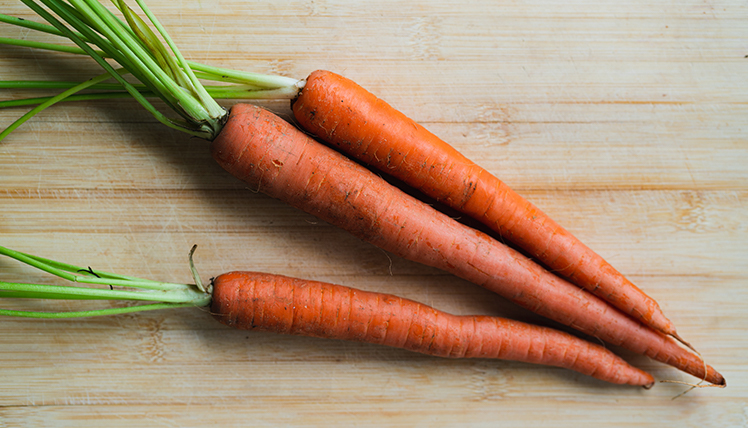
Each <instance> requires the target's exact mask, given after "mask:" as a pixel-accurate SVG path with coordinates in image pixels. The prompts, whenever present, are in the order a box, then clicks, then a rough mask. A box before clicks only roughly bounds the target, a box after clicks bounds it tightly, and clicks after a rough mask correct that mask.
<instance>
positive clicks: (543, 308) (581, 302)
mask: <svg viewBox="0 0 748 428" xmlns="http://www.w3.org/2000/svg"><path fill="white" fill-rule="evenodd" d="M211 153H212V155H213V158H214V159H215V160H216V161H217V162H218V163H219V164H220V165H221V166H222V167H223V168H224V169H226V170H227V171H228V172H230V173H231V174H233V175H234V176H235V177H237V178H239V179H240V180H243V181H245V182H246V183H248V184H249V186H250V187H251V188H252V189H253V190H255V191H262V192H264V193H265V194H267V195H269V196H271V197H273V198H277V199H280V200H283V201H285V202H286V203H288V204H290V205H292V206H294V207H296V208H299V209H301V210H302V211H305V212H307V213H310V214H313V215H316V216H317V217H319V218H320V219H322V220H324V221H326V222H328V223H331V224H333V225H335V226H338V227H340V228H342V229H344V230H347V231H348V232H350V233H351V234H353V235H354V236H356V237H358V238H360V239H362V240H364V241H366V242H369V243H371V244H373V245H376V246H378V247H379V248H382V249H383V250H386V251H389V252H391V253H393V254H395V255H397V256H399V257H403V258H405V259H408V260H411V261H415V262H418V263H422V264H425V265H428V266H432V267H436V268H439V269H442V270H445V271H447V272H450V273H452V274H454V275H456V276H459V277H461V278H464V279H466V280H468V281H471V282H473V283H475V284H478V285H480V286H483V287H485V288H487V289H489V290H491V291H494V292H496V293H498V294H500V295H502V296H504V297H505V298H507V299H508V300H510V301H513V302H515V303H517V304H519V305H520V306H523V307H525V308H527V309H529V310H531V311H533V312H536V313H538V314H540V315H542V316H545V317H547V318H550V319H553V320H555V321H557V322H559V323H561V324H564V325H567V326H571V327H573V328H576V329H577V330H579V331H582V332H584V333H586V334H589V335H592V336H596V337H598V338H600V339H602V340H604V341H606V342H608V343H611V344H614V345H620V346H623V347H625V348H627V349H629V350H631V351H633V352H636V353H639V354H643V355H647V356H649V357H651V358H653V359H656V360H658V361H661V362H664V363H666V364H670V365H672V366H674V367H676V368H678V369H680V370H683V371H685V372H687V373H690V374H691V375H693V376H695V377H697V378H704V377H705V376H704V367H705V366H704V363H703V361H702V360H701V359H700V358H699V357H698V356H696V355H695V354H694V353H692V352H690V351H687V350H685V349H683V348H682V347H681V346H680V345H678V344H677V343H676V342H675V341H674V340H672V339H671V338H670V337H667V336H665V335H663V334H661V333H659V332H656V331H654V330H652V329H649V328H647V327H645V326H644V325H643V324H641V323H639V322H637V321H635V320H634V319H632V318H630V317H628V316H626V315H624V314H623V313H622V312H620V311H618V310H615V309H614V308H613V307H612V306H610V305H609V304H608V303H606V302H605V301H603V300H601V299H600V298H598V297H596V296H594V295H592V294H590V293H589V292H587V291H586V290H584V289H581V288H579V287H577V286H575V285H573V284H571V283H569V282H568V281H565V280H563V279H561V278H560V277H558V276H556V275H553V274H551V273H549V272H547V271H546V270H545V269H543V268H541V267H540V266H539V265H537V264H536V263H534V262H533V261H531V260H530V259H528V258H527V257H525V256H523V255H521V254H520V253H519V252H517V251H515V250H513V249H511V248H509V247H507V246H505V245H503V244H501V243H500V242H498V241H496V240H495V239H493V238H491V237H490V236H488V235H486V234H484V233H482V232H479V231H477V230H475V229H472V228H470V227H467V226H465V225H462V224H460V223H458V222H457V221H455V220H453V219H451V218H449V217H448V216H446V215H444V214H442V213H440V212H438V211H436V210H435V209H433V208H432V207H430V206H428V205H426V204H424V203H423V202H421V201H418V200H416V199H415V198H413V197H411V196H409V195H407V194H405V193H404V192H402V191H400V190H399V189H396V188H395V187H393V186H392V185H390V184H389V183H387V182H386V181H385V180H384V179H382V178H381V177H379V176H378V175H376V174H374V173H372V172H371V171H369V170H368V169H366V168H365V167H363V166H361V165H359V164H357V163H355V162H353V161H352V160H350V159H348V158H347V157H345V156H344V155H342V154H340V153H338V152H336V151H335V150H333V149H331V148H329V147H327V146H325V145H322V144H320V143H318V142H316V141H314V140H313V139H312V138H310V137H308V136H307V135H306V134H304V133H302V132H301V131H299V130H297V129H296V128H294V127H293V126H291V125H290V124H288V123H287V122H285V121H283V120H282V119H280V118H279V117H278V116H276V115H274V114H272V113H270V112H268V111H267V110H264V109H261V108H259V107H256V106H252V105H247V104H237V105H236V106H234V107H233V108H232V109H231V112H230V115H229V119H228V121H227V122H226V124H225V125H224V129H223V131H222V132H221V134H220V135H219V136H218V138H216V139H215V140H214V141H213V143H212V144H211ZM706 379H707V380H708V381H709V382H711V383H715V384H723V383H724V378H723V377H722V376H721V375H720V374H719V373H718V372H716V371H715V370H714V369H713V368H711V367H708V366H707V373H706Z"/></svg>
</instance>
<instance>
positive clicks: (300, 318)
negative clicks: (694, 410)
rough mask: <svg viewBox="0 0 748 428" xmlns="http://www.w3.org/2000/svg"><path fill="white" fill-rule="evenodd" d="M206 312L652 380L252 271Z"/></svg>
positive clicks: (487, 321) (272, 326)
mask: <svg viewBox="0 0 748 428" xmlns="http://www.w3.org/2000/svg"><path fill="white" fill-rule="evenodd" d="M211 313H212V314H213V316H214V317H215V318H216V319H217V320H218V321H220V322H221V323H223V324H226V325H228V326H231V327H236V328H239V329H246V330H260V331H270V332H275V333H283V334H294V335H301V336H310V337H319V338H327V339H339V340H351V341H358V342H367V343H373V344H379V345H385V346H391V347H395V348H402V349H407V350H410V351H415V352H420V353H422V354H427V355H433V356H438V357H447V358H495V359H502V360H513V361H521V362H526V363H534V364H543V365H549V366H555V367H563V368H566V369H570V370H574V371H577V372H579V373H582V374H585V375H588V376H592V377H595V378H597V379H600V380H603V381H606V382H611V383H615V384H629V385H639V386H645V387H649V386H651V385H652V384H653V383H654V378H652V376H651V375H649V374H648V373H646V372H644V371H642V370H639V369H637V368H635V367H633V366H631V365H629V364H628V363H626V362H625V361H624V360H623V359H621V358H620V357H618V356H617V355H615V354H613V353H612V352H610V351H609V350H607V349H605V348H603V347H602V346H600V345H595V344H592V343H590V342H587V341H585V340H582V339H580V338H577V337H574V336H572V335H570V334H567V333H563V332H560V331H557V330H553V329H550V328H546V327H539V326H534V325H530V324H525V323H522V322H518V321H513V320H508V319H504V318H498V317H489V316H456V315H452V314H448V313H445V312H442V311H439V310H436V309H434V308H432V307H429V306H426V305H423V304H421V303H418V302H415V301H412V300H408V299H403V298H400V297H397V296H393V295H389V294H382V293H373V292H367V291H362V290H356V289H353V288H349V287H344V286H341V285H335V284H329V283H324V282H317V281H307V280H302V279H297V278H290V277H286V276H281V275H272V274H267V273H258V272H229V273H226V274H223V275H220V276H218V277H216V278H215V279H214V282H213V300H212V302H211Z"/></svg>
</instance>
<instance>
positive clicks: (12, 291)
mask: <svg viewBox="0 0 748 428" xmlns="http://www.w3.org/2000/svg"><path fill="white" fill-rule="evenodd" d="M193 252H194V247H193V250H192V252H190V266H191V268H192V270H193V277H194V278H195V280H196V285H188V284H174V283H168V282H158V281H151V280H148V279H143V278H136V277H132V276H125V275H119V274H115V273H109V272H104V271H99V270H95V271H94V270H93V269H91V268H90V267H88V268H84V267H81V266H75V265H71V264H67V263H61V262H57V261H54V260H49V259H45V258H42V257H37V256H34V255H31V254H26V253H22V252H19V251H14V250H11V249H9V248H5V247H1V246H0V255H4V256H7V257H10V258H12V259H15V260H18V261H20V262H22V263H25V264H27V265H29V266H33V267H35V268H37V269H40V270H43V271H45V272H47V273H50V274H52V275H55V276H58V277H60V278H63V279H65V280H68V281H71V282H74V283H77V284H82V285H85V286H62V285H44V284H26V283H15V282H5V281H0V298H25V299H58V300H62V299H64V300H121V301H145V302H152V303H148V304H142V305H136V306H128V307H115V308H105V309H95V310H87V311H67V312H39V311H25V310H13V309H0V315H3V316H16V317H26V318H75V317H90V316H102V315H115V314H122V313H129V312H139V311H147V310H156V309H166V308H178V307H187V306H207V305H208V304H209V303H210V292H211V290H210V288H209V287H208V288H206V287H203V286H202V284H201V283H200V281H199V277H198V276H197V273H196V272H195V270H194V266H193V264H192V253H193ZM97 285H99V286H109V287H110V288H100V287H99V288H97V287H95V286H97ZM114 287H117V288H114ZM124 288H127V289H124ZM132 289H140V291H135V290H132Z"/></svg>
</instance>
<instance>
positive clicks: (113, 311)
mask: <svg viewBox="0 0 748 428" xmlns="http://www.w3.org/2000/svg"><path fill="white" fill-rule="evenodd" d="M192 306H196V305H193V304H191V303H151V304H147V305H138V306H128V307H124V308H109V309H96V310H91V311H70V312H39V311H18V310H12V309H0V316H9V317H22V318H43V319H64V318H83V317H97V316H108V315H120V314H127V313H132V312H142V311H153V310H159V309H172V308H184V307H192Z"/></svg>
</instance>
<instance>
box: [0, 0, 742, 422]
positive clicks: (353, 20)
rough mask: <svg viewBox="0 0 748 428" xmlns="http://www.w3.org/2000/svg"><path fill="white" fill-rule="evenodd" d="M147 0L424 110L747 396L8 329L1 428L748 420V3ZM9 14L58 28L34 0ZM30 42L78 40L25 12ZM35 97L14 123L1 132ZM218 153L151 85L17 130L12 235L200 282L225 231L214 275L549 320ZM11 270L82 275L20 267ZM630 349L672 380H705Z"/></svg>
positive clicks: (219, 329)
mask: <svg viewBox="0 0 748 428" xmlns="http://www.w3.org/2000/svg"><path fill="white" fill-rule="evenodd" d="M148 4H149V5H150V6H151V7H152V8H153V10H154V12H155V13H156V14H157V16H159V17H160V19H161V20H162V22H163V24H164V25H165V26H166V27H167V28H168V29H169V30H170V32H171V34H172V36H173V37H174V38H175V40H176V41H177V43H178V45H179V46H181V48H182V51H183V53H184V54H185V55H186V56H187V57H188V58H190V59H194V60H198V61H201V62H206V63H210V64H216V65H221V66H226V67H231V68H236V69H241V70H249V71H258V72H268V73H280V74H284V75H288V76H293V77H299V78H301V77H305V76H306V75H307V74H308V73H309V72H311V71H312V70H314V69H318V68H323V69H329V70H333V71H336V72H339V73H341V74H344V75H346V76H348V77H350V78H352V79H354V80H356V81H358V82H359V83H360V84H362V85H363V86H365V87H367V88H368V89H370V90H371V91H372V92H374V93H375V94H377V95H379V96H380V97H382V98H384V99H385V100H387V101H388V102H390V103H391V104H393V105H394V106H396V107H397V108H399V109H401V110H402V111H403V112H405V113H406V114H408V115H410V116H411V117H412V118H413V119H415V120H417V121H419V122H421V123H423V124H424V125H425V126H426V127H427V128H429V129H430V130H432V131H433V132H435V133H436V134H438V135H440V136H441V137H443V138H444V139H445V140H447V141H449V142H450V143H452V144H453V145H455V146H456V147H458V148H459V149H460V150H462V151H463V152H464V153H466V154H467V155H468V156H469V157H471V158H472V159H474V160H477V161H478V162H479V163H480V164H481V165H483V166H484V167H486V168H487V169H488V170H490V171H492V172H494V173H495V174H497V175H498V176H499V177H501V178H502V179H503V180H505V181H506V182H507V183H509V184H510V185H511V186H513V187H514V188H515V189H516V190H518V191H519V192H520V193H522V194H524V195H526V196H527V197H528V198H529V199H530V200H531V201H533V202H535V203H536V204H537V205H538V206H540V207H541V208H542V209H544V210H545V211H546V212H548V213H549V214H550V215H551V216H552V217H554V218H555V219H556V220H557V221H559V222H560V223H561V224H563V225H564V226H566V227H567V228H568V229H569V230H571V231H573V232H574V233H575V234H576V235H577V236H579V237H580V238H581V239H582V240H583V241H584V242H586V243H587V244H588V245H589V246H591V247H592V248H594V249H596V250H597V251H598V252H599V253H601V254H602V255H603V256H604V257H606V258H607V259H608V260H609V261H611V262H612V263H613V265H614V266H616V267H617V268H619V270H621V271H622V272H624V273H625V274H626V275H627V276H629V277H630V278H631V279H632V280H634V282H635V283H637V284H638V285H639V286H640V287H642V288H643V289H644V290H646V291H647V292H648V293H649V294H650V295H652V296H653V297H655V298H656V299H657V300H658V301H659V302H660V303H661V305H662V306H663V308H664V310H665V313H666V314H667V315H668V316H669V317H670V318H671V319H672V320H673V321H674V323H675V324H676V325H677V326H678V329H679V332H680V333H681V334H682V335H683V336H684V337H685V338H687V339H688V340H690V341H691V342H692V343H693V344H694V345H695V346H696V347H697V348H698V349H699V350H700V351H701V353H702V354H703V356H704V357H705V358H706V359H707V361H709V362H710V363H711V364H712V365H714V366H715V367H716V368H717V369H718V370H720V371H721V372H722V373H723V374H724V375H725V377H726V378H727V380H728V387H727V388H726V389H701V390H695V391H691V392H690V393H688V394H687V395H685V396H683V397H681V398H678V399H676V400H673V399H672V398H673V397H674V396H676V395H678V394H679V393H680V392H682V391H683V390H684V387H683V386H681V385H674V384H658V385H657V386H656V387H655V388H653V389H652V390H649V391H645V390H641V389H638V388H631V387H621V386H611V385H607V384H603V383H601V382H598V381H596V380H593V379H590V378H587V377H584V376H581V375H577V374H576V373H573V372H569V371H564V370H561V369H553V368H544V367H538V366H532V365H528V364H520V363H511V362H501V361H467V360H445V359H437V358H430V357H426V356H421V355H417V354H412V353H409V352H406V351H401V350H395V349H389V348H382V347H377V346H371V345H364V344H355V343H344V342H334V341H323V340H315V339H309V338H299V337H286V336H278V335H272V334H263V333H247V332H241V331H234V330H231V329H229V328H226V327H224V326H222V325H220V324H218V323H217V322H215V321H214V320H213V319H212V318H211V317H210V315H209V314H207V313H206V312H205V311H203V310H199V309H194V310H190V309H185V310H178V311H162V312H153V313H143V314H134V315H127V316H119V317H111V318H97V319H86V320H67V321H39V320H25V319H9V318H6V319H0V427H27V426H61V427H68V426H69V427H81V426H108V427H134V426H153V427H155V426H179V427H186V426H200V427H206V426H268V427H276V426H346V427H349V426H361V427H363V426H367V427H368V426H372V427H374V426H399V427H412V426H423V427H451V426H485V427H494V426H506V427H530V426H551V425H552V426H569V427H572V426H591V425H592V424H593V423H594V424H595V425H596V426H606V427H607V426H626V427H628V426H658V427H659V426H682V427H705V426H709V427H712V426H713V427H746V426H748V422H747V421H748V388H746V386H745V384H746V382H748V373H747V372H746V363H745V362H746V359H747V358H748V357H747V355H748V352H746V351H748V345H747V344H746V338H747V337H748V335H747V334H746V331H747V327H748V322H747V321H748V316H747V315H746V314H747V313H748V287H746V281H747V280H748V239H747V238H748V233H746V232H747V229H748V214H746V212H748V204H747V203H746V200H748V83H746V82H747V79H746V76H748V58H746V56H747V55H748V6H747V5H746V2H744V1H685V2H674V1H663V2H659V1H626V2H622V1H611V0H602V1H573V2H555V1H550V0H545V1H494V0H490V1H489V0H482V1H480V0H474V1H469V2H465V1H459V2H458V1H420V0H413V1H408V2H401V1H383V2H366V1H324V0H310V1H277V0H273V1H270V0H253V1H248V0H242V1H237V0H229V1H218V0H201V1H183V2H174V1H164V0H150V1H148ZM0 12H2V13H6V14H11V15H18V16H22V17H25V18H28V19H36V18H35V17H34V16H33V14H31V13H30V12H29V11H28V10H27V9H26V8H25V7H24V6H23V5H21V4H20V2H18V3H17V2H13V1H9V0H5V1H2V2H0ZM3 36H5V37H27V38H33V39H36V40H49V41H52V40H54V38H53V37H52V36H40V35H36V34H30V33H29V32H28V31H25V30H19V29H16V28H13V27H10V26H8V25H4V24H3V25H0V37H3ZM97 73H99V70H98V69H97V68H96V67H95V66H94V65H93V64H92V63H91V61H89V60H86V59H83V58H79V57H72V56H69V55H64V54H50V53H44V52H38V51H31V50H28V49H22V48H11V47H0V79H4V80H9V79H40V80H80V79H81V78H83V77H88V76H93V75H95V74H97ZM20 95H21V93H20V92H17V91H11V90H3V91H2V92H0V96H1V97H2V99H8V98H11V97H18V96H20ZM263 105H265V106H267V107H270V108H272V109H273V110H275V111H277V112H278V113H281V114H284V115H287V114H288V112H289V109H288V105H287V102H265V103H263ZM25 111H26V110H25V109H22V108H16V109H9V110H4V111H0V126H6V125H7V124H9V123H10V122H11V121H12V120H13V119H15V118H16V117H18V116H20V115H21V114H23V113H24V112H25ZM207 147H208V146H207V144H206V143H205V142H204V141H201V140H199V139H194V138H189V137H187V136H185V135H182V134H180V133H178V132H175V131H171V130H169V129H166V128H165V127H163V126H162V125H160V124H158V123H157V122H156V121H155V120H153V119H152V118H150V117H149V116H148V115H147V113H145V112H144V111H143V110H142V109H141V108H140V107H139V106H137V105H136V104H135V103H133V102H131V101H111V102H85V103H75V104H67V105H64V106H56V107H54V108H52V109H50V110H48V111H45V112H43V113H42V114H40V115H39V116H38V117H36V118H34V119H33V120H32V121H30V122H28V123H27V124H26V125H24V126H23V127H21V128H19V129H18V130H17V131H16V132H15V133H13V134H12V135H11V136H10V137H9V138H7V139H6V140H5V141H3V142H0V171H2V173H0V245H3V246H7V247H10V248H14V249H18V250H21V251H25V252H30V253H34V254H38V255H41V256H45V257H48V258H53V259H58V260H63V261H68V262H71V263H75V264H80V265H84V266H92V267H94V268H97V269H102V270H107V271H113V272H119V273H124V274H131V275H136V276H143V277H148V278H152V279H158V280H164V281H174V282H189V281H190V273H189V269H188V265H187V253H188V251H189V249H190V247H191V246H192V244H198V246H199V248H198V251H197V254H196V262H197V266H198V269H199V270H200V271H201V273H202V275H203V277H204V279H207V278H208V277H211V276H215V275H217V274H220V273H222V272H225V271H228V270H234V269H254V270H262V271H268V272H274V273H280V274H285V275H291V276H298V277H304V278H311V279H317V280H325V281H331V282H336V283H342V284H345V285H349V286H354V287H358V288H362V289H367V290H376V291H384V292H389V293H394V294H399V295H402V296H405V297H409V298H412V299H415V300H419V301H422V302H424V303H428V304H430V305H433V306H436V307H438V308H440V309H444V310H447V311H450V312H454V313H461V314H491V315H500V316H507V317H512V318H517V319H521V320H524V321H530V322H535V323H543V324H549V323H548V322H546V321H545V320H543V319H540V318H539V317H536V316H534V315H533V314H530V313H528V312H526V311H523V310H520V309H518V308H516V307H515V306H513V305H511V304H509V303H507V302H505V301H503V300H502V299H500V298H498V297H495V296H494V295H492V294H490V293H489V292H487V291H485V290H483V289H480V288H479V287H477V286H474V285H472V284H469V283H466V282H464V281H461V280H459V279H456V278H454V277H452V276H449V275H447V274H444V273H442V272H439V271H436V270H433V269H429V268H425V267H423V266H419V265H416V264H413V263H409V262H406V261H403V260H401V259H398V258H396V257H393V256H391V255H388V254H385V253H384V252H382V251H380V250H378V249H376V248H373V247H371V246H370V245H368V244H365V243H362V242H360V241H358V240H357V239H355V238H353V237H351V236H350V235H348V234H347V233H345V232H343V231H341V230H338V229H336V228H334V227H331V226H329V225H327V224H325V223H323V222H320V221H317V220H316V219H314V218H313V217H311V216H308V215H306V214H303V213H301V212H299V211H296V210H295V209H293V208H290V207H288V206H286V205H284V204H283V203H281V202H278V201H276V200H272V199H270V198H268V197H265V196H264V195H262V194H257V193H254V192H253V191H251V190H250V189H246V188H245V187H244V186H243V185H242V184H241V183H239V182H238V181H236V180H235V179H233V178H232V177H230V176H229V175H228V174H226V173H225V172H224V171H223V170H221V169H220V168H219V167H218V166H217V165H216V164H215V163H214V162H213V161H212V159H211V158H210V155H209V153H208V150H207ZM0 280H5V281H25V282H44V283H59V281H56V280H55V279H53V278H50V277H49V276H48V275H46V274H42V273H39V272H37V271H35V270H32V269H30V268H28V267H24V266H21V265H19V264H17V263H15V262H13V261H10V260H0ZM29 305H31V306H32V307H40V308H48V307H49V306H48V305H44V304H42V303H29V302H25V307H28V306H29ZM0 307H5V308H10V307H21V302H8V301H3V302H0ZM56 307H62V308H74V307H77V305H76V304H74V303H58V304H57V306H56ZM551 325H552V324H551ZM614 350H615V351H617V352H619V353H620V354H621V355H622V356H624V358H626V359H627V360H628V361H630V362H631V363H633V364H635V365H637V366H639V367H641V368H643V369H645V370H648V371H650V372H651V373H653V374H654V375H655V376H656V378H657V379H659V380H664V379H674V380H682V381H694V379H693V378H690V377H688V376H685V375H681V374H680V373H679V372H677V371H675V370H674V369H671V368H669V367H668V366H665V365H662V364H660V363H656V362H653V361H651V360H649V359H647V358H645V357H640V356H636V355H632V354H631V353H627V352H624V351H621V350H619V349H616V348H614Z"/></svg>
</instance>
